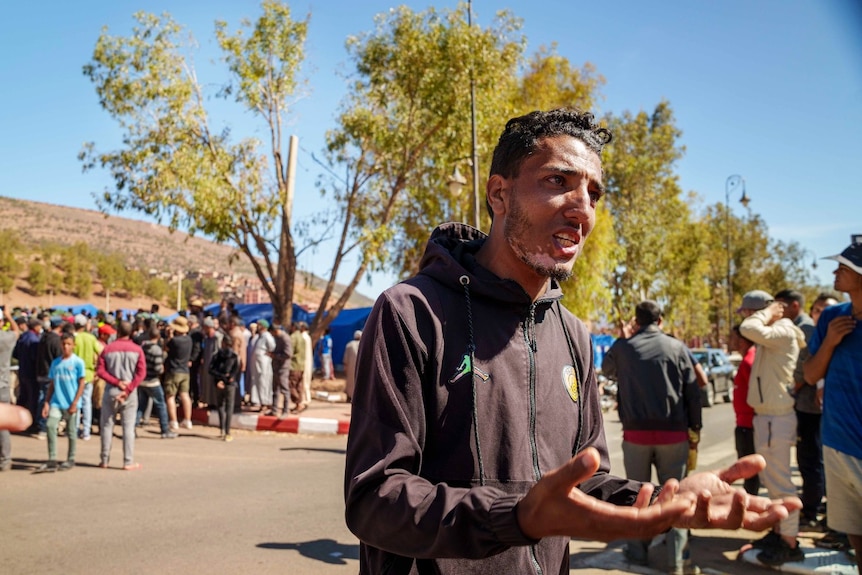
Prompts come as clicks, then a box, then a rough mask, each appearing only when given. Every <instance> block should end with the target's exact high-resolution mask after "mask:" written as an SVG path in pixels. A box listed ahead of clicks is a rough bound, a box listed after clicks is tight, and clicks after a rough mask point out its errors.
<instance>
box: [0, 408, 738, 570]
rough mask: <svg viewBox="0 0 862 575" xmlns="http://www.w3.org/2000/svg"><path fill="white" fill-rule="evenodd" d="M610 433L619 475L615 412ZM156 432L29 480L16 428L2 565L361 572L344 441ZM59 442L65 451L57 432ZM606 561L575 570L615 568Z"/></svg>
mask: <svg viewBox="0 0 862 575" xmlns="http://www.w3.org/2000/svg"><path fill="white" fill-rule="evenodd" d="M705 413H706V422H707V423H706V429H707V430H710V431H709V432H707V433H704V450H703V451H704V454H703V455H702V456H701V461H702V462H704V465H703V466H704V467H708V466H710V464H714V463H716V462H718V461H719V460H723V459H724V460H728V461H729V460H731V459H732V458H733V455H732V454H733V446H732V435H733V434H732V429H733V419H732V409H731V408H730V406H729V405H717V406H716V407H714V408H712V409H710V410H706V411H705ZM606 428H607V431H608V437H609V445H610V447H611V454H612V462H613V466H614V467H613V468H614V470H615V471H616V472H617V473H620V474H621V473H623V469H622V463H621V459H620V454H619V444H620V442H619V423H618V420H617V419H616V417H615V414H614V413H613V412H612V413H611V414H609V415H608V417H607V422H606ZM713 429H714V430H715V433H713V432H712V431H711V430H713ZM156 431H157V427H156V426H151V427H149V428H148V429H147V430H146V431H144V432H143V433H142V434H141V438H140V439H138V441H137V451H136V459H137V460H138V461H140V462H141V463H142V464H143V469H142V470H141V471H135V472H125V471H122V470H119V469H118V468H117V466H119V465H121V460H122V454H121V453H122V452H121V441H120V439H119V438H115V440H114V448H113V460H112V463H111V465H112V466H114V467H113V468H111V469H108V470H104V469H99V468H98V467H96V464H97V463H98V438H96V437H94V439H93V440H92V441H90V442H87V443H85V442H79V443H78V445H79V454H78V461H79V465H78V466H77V467H76V468H75V469H74V470H72V471H69V472H62V473H61V472H58V473H51V474H32V473H31V471H32V469H34V468H35V467H36V466H37V465H38V464H39V463H41V462H42V461H43V460H44V458H45V456H46V452H47V449H46V445H45V442H43V441H39V440H36V439H33V438H30V437H23V436H13V438H12V440H13V457H14V460H15V465H14V468H13V470H12V471H11V472H7V473H3V474H0V526H2V527H0V529H2V530H0V558H2V561H3V563H2V567H0V573H8V574H24V573H107V572H115V573H177V572H201V571H204V570H206V571H207V572H208V573H212V574H220V573H237V572H239V573H255V574H267V573H291V574H297V575H307V574H308V575H310V574H322V575H336V574H346V573H356V572H357V571H358V562H357V558H358V544H357V540H356V538H355V537H354V536H353V535H352V534H351V533H350V532H349V531H348V530H347V528H346V527H345V526H344V521H343V503H342V487H341V485H342V474H343V469H344V463H343V462H344V450H345V447H346V443H347V440H346V437H345V436H308V435H290V434H268V433H262V432H244V431H238V432H237V433H236V439H235V441H233V442H232V443H228V444H226V443H223V442H220V441H217V440H216V438H215V434H216V432H215V430H214V429H212V428H203V427H196V428H195V429H193V430H191V431H183V432H182V433H183V437H180V438H179V439H177V440H162V439H159V438H158V435H157V434H156ZM59 447H60V453H64V450H65V448H66V443H65V438H60V443H59ZM707 460H709V464H708V463H707ZM732 545H736V542H733V543H732ZM572 548H573V551H574V552H575V553H577V554H579V555H578V557H579V558H578V559H577V560H573V567H575V566H579V565H580V566H582V567H583V566H585V565H589V559H590V557H591V556H593V555H595V554H596V553H598V552H600V551H602V550H603V549H604V545H603V544H592V543H589V544H588V543H582V542H574V543H573V544H572ZM719 559H720V557H719ZM578 561H585V562H586V563H579V562H578ZM606 569H607V568H604V569H587V570H586V571H583V570H582V571H578V572H582V573H584V572H586V573H589V572H594V573H600V572H601V573H606V574H607V573H614V572H622V571H613V570H611V571H608V570H606ZM734 572H735V573H739V571H734Z"/></svg>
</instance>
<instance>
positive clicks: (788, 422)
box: [738, 290, 806, 566]
mask: <svg viewBox="0 0 862 575" xmlns="http://www.w3.org/2000/svg"><path fill="white" fill-rule="evenodd" d="M738 311H739V313H740V314H742V315H743V316H744V317H745V319H743V320H742V323H741V324H739V333H740V334H741V335H743V336H744V337H746V338H748V339H749V340H751V341H753V342H754V345H755V346H756V351H755V354H754V364H753V365H752V366H751V377H750V379H749V386H748V396H747V397H746V399H747V401H748V405H750V406H751V407H752V408H753V409H754V420H753V423H754V449H755V451H756V452H757V453H758V454H760V455H762V456H763V458H764V459H766V469H765V470H764V471H762V472H761V474H760V479H761V481H762V482H763V485H764V486H765V487H766V489H767V491H768V492H769V497H771V498H772V499H779V498H782V497H792V496H794V495H795V494H796V486H795V485H794V484H793V479H792V474H791V469H790V452H791V449H792V447H793V446H794V445H795V444H796V412H795V411H794V404H795V401H794V398H793V387H794V382H793V371H794V369H795V368H796V359H797V357H799V350H800V349H802V348H804V347H805V346H806V343H805V335H804V334H803V333H802V330H801V329H799V328H798V327H796V326H795V325H794V324H793V322H792V321H791V320H789V319H787V318H786V317H784V304H783V303H781V302H780V301H775V299H774V298H773V297H772V296H771V295H770V294H769V293H767V292H765V291H763V290H753V291H750V292H748V293H746V294H745V295H744V296H743V298H742V306H741V307H740V308H739V310H738ZM798 533H799V511H798V510H794V511H792V512H791V513H790V514H789V516H788V517H787V519H785V520H783V521H781V522H780V523H779V524H777V525H776V526H775V527H774V528H773V530H772V531H771V532H770V533H768V534H767V535H766V536H765V537H763V538H761V539H759V540H757V541H755V542H754V544H753V545H754V547H755V548H757V549H761V551H760V553H758V555H757V559H758V561H760V562H761V563H764V564H766V565H770V566H778V565H782V564H784V563H787V562H788V561H802V560H804V559H805V555H804V554H803V552H802V548H801V547H800V546H799V541H798V540H797V539H796V536H797V534H798Z"/></svg>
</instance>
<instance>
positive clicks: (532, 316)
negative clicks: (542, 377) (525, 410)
mask: <svg viewBox="0 0 862 575" xmlns="http://www.w3.org/2000/svg"><path fill="white" fill-rule="evenodd" d="M524 342H525V343H526V345H527V357H529V359H530V361H529V364H530V377H529V384H530V385H529V390H528V392H529V394H530V452H531V455H532V457H533V479H535V480H536V481H538V480H539V479H541V478H542V472H541V470H540V469H539V448H538V444H537V442H536V304H535V303H533V304H531V305H530V311H529V313H528V314H527V319H526V320H525V322H524Z"/></svg>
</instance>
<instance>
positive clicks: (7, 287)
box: [0, 229, 21, 302]
mask: <svg viewBox="0 0 862 575" xmlns="http://www.w3.org/2000/svg"><path fill="white" fill-rule="evenodd" d="M20 251H21V242H20V241H19V240H18V234H16V233H15V232H14V231H13V230H5V229H3V230H0V302H2V301H3V296H4V295H5V294H7V293H9V292H10V291H11V290H12V287H13V286H14V285H15V278H16V277H17V276H18V273H19V272H20V271H21V262H19V261H18V255H17V254H18V253H19V252H20Z"/></svg>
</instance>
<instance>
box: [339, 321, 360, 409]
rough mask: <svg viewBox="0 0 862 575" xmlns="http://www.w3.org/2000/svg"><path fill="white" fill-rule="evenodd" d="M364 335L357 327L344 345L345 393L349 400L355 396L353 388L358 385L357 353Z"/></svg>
mask: <svg viewBox="0 0 862 575" xmlns="http://www.w3.org/2000/svg"><path fill="white" fill-rule="evenodd" d="M361 337H362V330H361V329H357V330H356V331H354V332H353V339H352V340H350V341H348V342H347V345H345V346H344V359H343V360H342V361H343V362H344V393H346V394H347V401H350V400H351V399H352V398H353V388H354V387H355V386H356V355H357V353H359V338H361Z"/></svg>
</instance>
